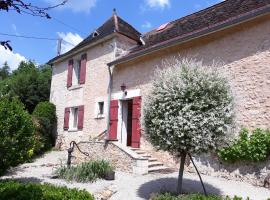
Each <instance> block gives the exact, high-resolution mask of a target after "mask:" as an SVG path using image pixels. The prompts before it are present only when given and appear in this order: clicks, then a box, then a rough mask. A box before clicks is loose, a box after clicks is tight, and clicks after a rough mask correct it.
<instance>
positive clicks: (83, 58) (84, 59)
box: [80, 54, 87, 84]
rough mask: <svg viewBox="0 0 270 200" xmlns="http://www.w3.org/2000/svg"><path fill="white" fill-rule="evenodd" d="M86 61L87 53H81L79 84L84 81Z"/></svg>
mask: <svg viewBox="0 0 270 200" xmlns="http://www.w3.org/2000/svg"><path fill="white" fill-rule="evenodd" d="M86 61H87V54H83V55H82V58H81V69H80V84H84V83H85V76H86Z"/></svg>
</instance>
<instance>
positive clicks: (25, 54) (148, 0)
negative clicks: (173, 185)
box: [0, 0, 221, 69]
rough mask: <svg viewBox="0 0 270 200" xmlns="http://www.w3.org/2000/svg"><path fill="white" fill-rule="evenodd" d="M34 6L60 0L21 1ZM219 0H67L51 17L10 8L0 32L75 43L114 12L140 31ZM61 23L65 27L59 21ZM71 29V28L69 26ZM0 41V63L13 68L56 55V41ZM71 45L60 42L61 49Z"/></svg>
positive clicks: (1, 15)
mask: <svg viewBox="0 0 270 200" xmlns="http://www.w3.org/2000/svg"><path fill="white" fill-rule="evenodd" d="M25 1H26V2H32V3H33V4H35V5H40V6H49V5H53V4H55V3H57V2H58V1H60V0H35V1H33V0H32V1H30V0H25ZM220 1H221V0H188V1H187V0H129V1H125V0H69V1H68V3H67V4H66V5H65V6H63V7H61V8H56V9H54V10H51V11H50V12H49V14H50V15H51V16H52V18H53V19H50V20H49V19H45V18H40V17H33V16H29V15H25V14H21V15H20V14H17V13H15V12H14V11H10V12H5V11H1V12H0V22H1V29H0V33H8V34H17V35H27V36H36V37H47V38H59V37H62V38H63V39H64V40H66V41H68V42H69V43H72V44H74V45H76V44H77V43H78V42H80V41H81V40H82V39H83V38H85V37H86V36H87V35H88V34H90V33H91V32H92V31H93V30H95V29H96V28H98V27H99V26H100V25H101V24H102V23H104V22H105V21H106V20H107V19H108V18H109V17H111V15H112V10H113V8H116V9H117V14H118V15H119V16H120V17H121V18H123V19H124V20H126V21H127V22H128V23H130V24H131V25H132V26H134V27H135V28H136V29H137V30H139V31H140V32H141V33H145V32H147V31H150V30H151V29H154V28H156V27H158V26H160V25H161V24H164V23H166V22H169V21H172V20H175V19H178V18H180V17H183V16H185V15H188V14H191V13H193V12H196V11H198V10H201V9H204V8H206V7H209V6H211V5H213V4H216V3H219V2H220ZM57 20H60V21H61V22H64V23H65V24H67V25H68V26H65V25H63V24H61V23H59V22H58V21H57ZM69 26H71V27H73V28H71V27H69ZM1 40H11V45H12V47H13V52H9V51H7V50H4V48H2V47H0V66H2V64H3V62H5V61H8V63H9V65H10V66H11V68H12V69H15V68H16V67H17V65H18V62H20V61H21V60H23V59H31V60H35V61H36V62H37V63H38V64H43V63H46V62H47V61H48V60H49V59H51V58H53V57H55V55H56V41H54V40H34V39H23V38H14V37H10V36H2V35H0V41H1ZM70 48H72V45H70V44H63V52H64V51H67V50H69V49H70Z"/></svg>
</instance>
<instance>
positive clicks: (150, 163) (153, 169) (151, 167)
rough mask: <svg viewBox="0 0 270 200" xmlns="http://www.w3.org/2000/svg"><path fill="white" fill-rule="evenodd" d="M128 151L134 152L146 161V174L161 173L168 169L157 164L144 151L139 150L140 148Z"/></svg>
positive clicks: (157, 162) (159, 163)
mask: <svg viewBox="0 0 270 200" xmlns="http://www.w3.org/2000/svg"><path fill="white" fill-rule="evenodd" d="M130 149H131V150H132V151H133V152H135V153H136V154H137V155H138V156H139V157H141V158H145V159H147V160H148V173H155V172H162V171H166V170H168V169H169V168H168V167H166V166H164V164H163V163H161V162H159V161H158V160H157V159H156V158H154V157H152V156H151V155H150V154H148V153H147V152H146V151H144V150H141V149H140V148H130Z"/></svg>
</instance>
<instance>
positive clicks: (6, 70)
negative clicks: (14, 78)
mask: <svg viewBox="0 0 270 200" xmlns="http://www.w3.org/2000/svg"><path fill="white" fill-rule="evenodd" d="M9 75H10V67H9V66H8V64H7V62H5V63H4V65H3V67H1V68H0V81H1V80H4V79H6V78H7V77H9Z"/></svg>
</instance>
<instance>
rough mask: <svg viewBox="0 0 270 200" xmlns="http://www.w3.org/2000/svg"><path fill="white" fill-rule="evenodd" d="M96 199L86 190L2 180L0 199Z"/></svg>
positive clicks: (0, 183)
mask: <svg viewBox="0 0 270 200" xmlns="http://www.w3.org/2000/svg"><path fill="white" fill-rule="evenodd" d="M8 199H12V200H94V197H93V196H92V195H91V194H89V193H88V192H86V191H85V190H77V189H68V188H66V187H56V186H53V185H50V184H44V185H41V184H36V183H27V184H23V183H19V182H15V181H2V182H0V200H8Z"/></svg>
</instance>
